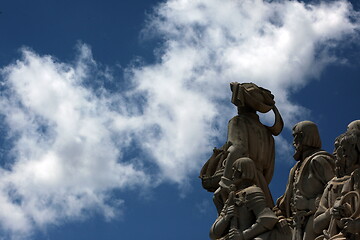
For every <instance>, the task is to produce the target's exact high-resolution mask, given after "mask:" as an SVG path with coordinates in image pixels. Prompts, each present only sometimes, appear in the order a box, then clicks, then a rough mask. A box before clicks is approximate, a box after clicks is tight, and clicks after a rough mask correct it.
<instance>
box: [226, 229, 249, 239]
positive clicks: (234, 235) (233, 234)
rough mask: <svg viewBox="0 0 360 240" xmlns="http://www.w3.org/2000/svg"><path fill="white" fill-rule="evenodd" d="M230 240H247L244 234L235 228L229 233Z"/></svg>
mask: <svg viewBox="0 0 360 240" xmlns="http://www.w3.org/2000/svg"><path fill="white" fill-rule="evenodd" d="M228 236H229V240H245V239H244V236H243V235H242V233H240V232H239V230H237V229H235V228H231V229H230V231H229V235H228Z"/></svg>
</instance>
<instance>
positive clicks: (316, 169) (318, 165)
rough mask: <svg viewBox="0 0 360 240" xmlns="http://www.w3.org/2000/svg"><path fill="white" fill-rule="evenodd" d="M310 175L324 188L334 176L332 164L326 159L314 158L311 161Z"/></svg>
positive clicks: (321, 157)
mask: <svg viewBox="0 0 360 240" xmlns="http://www.w3.org/2000/svg"><path fill="white" fill-rule="evenodd" d="M310 174H312V175H313V176H314V177H315V178H316V179H318V180H319V181H320V182H321V183H322V184H323V185H324V186H325V185H326V184H327V183H328V182H329V181H330V180H331V179H332V178H333V177H334V176H335V171H334V163H333V162H332V160H330V159H329V158H327V157H323V156H321V155H320V156H316V157H314V158H313V159H312V160H311V163H310Z"/></svg>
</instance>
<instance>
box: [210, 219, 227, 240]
mask: <svg viewBox="0 0 360 240" xmlns="http://www.w3.org/2000/svg"><path fill="white" fill-rule="evenodd" d="M228 226H229V222H228V221H226V219H225V218H224V217H223V216H221V215H220V216H219V217H218V218H217V219H216V221H215V222H214V224H213V225H212V226H211V229H210V239H212V240H215V239H219V238H221V237H223V236H225V234H226V230H227V229H228Z"/></svg>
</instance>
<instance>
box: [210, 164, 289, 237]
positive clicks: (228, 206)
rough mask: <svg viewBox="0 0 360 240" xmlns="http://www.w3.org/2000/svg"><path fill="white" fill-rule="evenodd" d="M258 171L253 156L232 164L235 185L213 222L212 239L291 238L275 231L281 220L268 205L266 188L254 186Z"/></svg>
mask: <svg viewBox="0 0 360 240" xmlns="http://www.w3.org/2000/svg"><path fill="white" fill-rule="evenodd" d="M256 174H257V170H256V167H255V164H254V162H253V161H252V160H251V159H250V158H246V157H243V158H239V159H238V160H236V161H235V162H234V163H233V178H232V180H233V184H232V185H231V190H232V191H231V192H230V194H229V195H228V199H227V200H226V202H225V205H224V207H223V209H222V211H221V213H220V215H219V216H218V218H217V219H216V221H215V223H214V224H213V225H212V227H211V230H210V238H211V239H222V240H225V239H232V240H248V239H280V237H281V239H282V240H286V239H289V237H290V236H291V235H290V236H289V235H287V236H286V235H281V234H280V232H278V231H276V230H272V229H273V228H274V227H275V224H276V223H277V221H278V218H277V217H276V215H275V213H274V212H273V211H271V209H270V208H269V207H267V206H266V200H265V196H264V193H263V191H262V190H261V189H260V188H259V187H257V186H256V185H255V181H256Z"/></svg>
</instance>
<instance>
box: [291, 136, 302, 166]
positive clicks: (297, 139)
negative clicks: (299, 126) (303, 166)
mask: <svg viewBox="0 0 360 240" xmlns="http://www.w3.org/2000/svg"><path fill="white" fill-rule="evenodd" d="M293 137H294V140H293V146H294V148H295V154H294V158H295V160H300V156H301V154H302V152H303V145H302V140H303V134H302V132H298V131H293Z"/></svg>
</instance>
